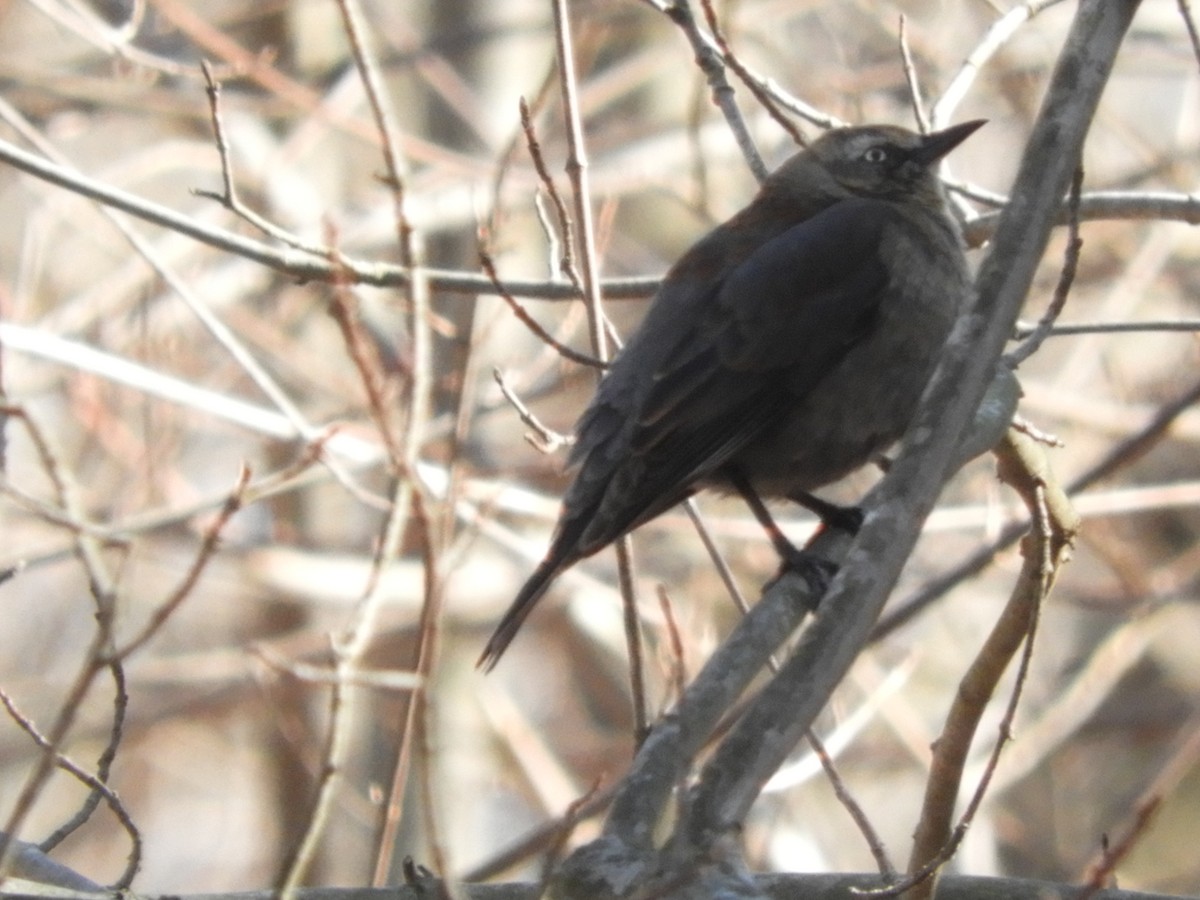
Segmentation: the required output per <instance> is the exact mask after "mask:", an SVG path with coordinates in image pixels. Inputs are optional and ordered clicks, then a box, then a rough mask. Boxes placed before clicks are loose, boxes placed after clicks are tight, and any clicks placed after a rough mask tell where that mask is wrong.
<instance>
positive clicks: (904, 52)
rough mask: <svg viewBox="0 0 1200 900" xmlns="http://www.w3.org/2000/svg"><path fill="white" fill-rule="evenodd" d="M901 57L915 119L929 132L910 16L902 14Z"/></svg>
mask: <svg viewBox="0 0 1200 900" xmlns="http://www.w3.org/2000/svg"><path fill="white" fill-rule="evenodd" d="M899 41H900V59H901V60H902V61H903V62H904V81H905V83H906V84H907V85H908V100H909V102H910V103H911V104H912V110H913V120H914V121H915V122H916V123H917V128H918V129H919V130H920V132H921V134H928V133H929V115H928V114H927V113H926V112H925V102H924V101H923V100H922V99H921V83H920V81H919V80H918V79H917V66H916V64H915V63H914V62H913V58H912V50H911V49H910V48H909V46H908V18H907V17H906V16H905V15H904V13H901V14H900V37H899Z"/></svg>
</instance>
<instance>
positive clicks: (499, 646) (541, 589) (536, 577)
mask: <svg viewBox="0 0 1200 900" xmlns="http://www.w3.org/2000/svg"><path fill="white" fill-rule="evenodd" d="M573 561H574V560H572V559H570V558H569V557H566V556H564V555H563V554H561V553H556V552H554V550H553V549H552V550H551V552H550V555H549V556H547V557H546V558H545V559H544V560H542V563H541V565H539V566H538V567H537V568H536V569H534V570H533V574H532V575H530V576H529V580H528V581H526V582H525V584H524V585H523V586H522V588H521V590H520V592H519V593H518V594H517V597H516V599H515V600H513V602H512V604H511V605H510V606H509V607H508V610H507V611H506V612H505V613H504V617H503V618H502V619H501V620H500V624H499V625H497V626H496V630H495V631H494V632H492V636H491V638H490V639H489V640H488V642H487V646H486V647H484V648H483V653H481V654H480V655H479V661H478V662H476V663H475V665H476V667H477V668H480V669H482V670H483V671H484V672H490V671H492V669H494V668H495V666H496V663H497V662H499V661H500V655H501V654H502V653H504V651H505V650H506V649H507V648H508V645H509V644H510V643H512V639H513V638H514V637H516V634H517V629H518V628H520V627H521V623H522V622H524V621H525V617H526V616H527V615H529V613H530V611H531V610H532V609H533V606H534V604H535V603H537V602H538V600H540V599H541V597H542V594H544V593H546V589H547V588H549V587H550V583H551V582H552V581H554V578H555V576H557V575H558V573H559V572H561V571H562V570H563V569H565V568H567V566H569V565H570V564H571V563H572V562H573Z"/></svg>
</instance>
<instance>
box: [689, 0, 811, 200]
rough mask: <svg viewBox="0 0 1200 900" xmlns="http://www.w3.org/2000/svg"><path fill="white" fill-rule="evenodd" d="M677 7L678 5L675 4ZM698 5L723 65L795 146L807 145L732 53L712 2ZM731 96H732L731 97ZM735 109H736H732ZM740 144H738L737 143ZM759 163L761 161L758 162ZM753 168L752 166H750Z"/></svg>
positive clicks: (755, 170) (704, 1)
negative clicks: (748, 91) (732, 72)
mask: <svg viewBox="0 0 1200 900" xmlns="http://www.w3.org/2000/svg"><path fill="white" fill-rule="evenodd" d="M677 5H678V4H677ZM700 5H701V7H702V8H703V9H704V19H705V21H706V22H708V27H709V29H710V30H711V31H712V35H713V39H714V40H715V41H716V42H717V46H718V47H720V48H721V55H722V57H723V59H724V62H725V65H727V66H729V68H731V69H733V71H734V73H735V74H736V75H737V76H738V78H740V79H741V80H742V83H743V84H744V85H746V87H748V88H749V89H750V93H752V94H753V95H754V98H755V99H756V100H757V101H758V102H759V103H761V104H762V105H763V108H764V109H765V110H766V111H767V113H768V114H769V115H770V116H771V118H772V119H774V120H775V124H777V125H778V126H779V127H780V128H782V129H783V130H784V131H786V132H787V133H788V135H789V136H790V137H791V139H792V141H793V142H795V143H796V145H797V146H800V147H803V146H805V145H806V144H807V141H805V139H804V135H803V134H802V133H801V131H800V129H799V128H797V127H796V126H795V125H794V124H793V123H792V121H791V120H790V119H789V118H788V117H787V116H785V115H784V114H783V111H782V110H781V109H780V108H779V104H777V103H776V102H775V97H774V96H773V95H772V93H771V91H769V90H767V89H766V87H765V86H764V85H763V84H761V83H760V81H759V80H758V78H757V77H755V75H754V74H753V73H752V72H751V71H750V70H749V69H748V68H746V66H745V65H744V64H743V63H742V61H741V59H740V58H738V55H737V54H736V53H734V52H733V48H732V47H731V46H730V44H729V40H728V39H727V38H726V37H725V32H724V29H722V28H721V20H720V19H719V18H718V17H717V10H716V8H715V7H714V6H713V0H700ZM731 96H732V95H731ZM734 108H735V109H736V107H734ZM739 143H740V142H739ZM760 162H761V161H760ZM752 168H753V166H752ZM754 173H755V174H756V175H759V181H761V180H762V176H761V175H760V174H759V171H758V169H754Z"/></svg>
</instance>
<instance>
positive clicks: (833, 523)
mask: <svg viewBox="0 0 1200 900" xmlns="http://www.w3.org/2000/svg"><path fill="white" fill-rule="evenodd" d="M788 499H789V500H792V501H793V502H795V503H799V504H800V505H801V506H803V507H804V508H805V509H807V510H808V511H809V512H811V513H815V514H816V515H817V517H818V518H820V520H821V524H822V525H824V526H825V527H826V528H836V529H838V530H839V531H844V532H846V534H848V535H850V536H851V537H853V536H854V535H856V534H858V529H860V528H862V523H863V517H864V514H863V511H862V507H860V506H839V505H838V504H836V503H830V502H829V501H828V500H822V499H821V498H820V497H817V496H815V495H813V494H810V493H808V492H807V491H796V492H795V493H792V494H788Z"/></svg>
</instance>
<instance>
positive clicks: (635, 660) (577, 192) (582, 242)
mask: <svg viewBox="0 0 1200 900" xmlns="http://www.w3.org/2000/svg"><path fill="white" fill-rule="evenodd" d="M551 7H552V9H553V11H554V39H555V50H556V53H557V56H558V73H559V86H560V88H561V90H562V105H563V115H564V117H565V118H566V125H567V164H566V168H567V175H568V177H569V178H570V180H571V185H572V188H573V201H574V206H575V222H576V224H577V226H578V229H579V233H578V238H577V240H578V243H579V246H578V247H577V248H576V249H577V253H578V257H579V260H580V262H581V263H582V270H581V275H582V276H583V298H584V303H585V305H586V308H587V314H588V336H589V337H590V339H591V343H592V353H593V354H594V355H595V356H596V358H597V359H599V360H600V361H601V362H607V361H608V356H609V354H608V336H607V334H606V332H605V328H604V323H605V316H604V307H603V305H602V302H601V292H602V287H601V284H600V270H599V264H598V261H597V256H596V235H595V225H594V219H593V216H592V199H591V197H592V192H591V188H590V187H589V184H588V161H587V153H586V150H585V145H584V137H583V122H582V120H581V118H580V113H579V98H578V96H577V86H576V83H575V78H576V73H575V57H574V52H573V49H572V39H571V22H570V16H569V12H568V9H567V4H566V0H552V3H551ZM615 546H616V553H617V570H618V577H619V579H620V582H621V585H622V588H623V590H622V600H623V602H624V604H625V623H626V633H627V634H628V635H629V637H630V643H629V679H630V687H631V693H632V697H633V710H634V715H633V719H634V735H635V739H636V740H637V741H639V742H640V741H641V738H642V736H643V735H644V734H645V733H646V730H647V727H648V725H647V715H646V689H645V675H644V672H643V661H642V651H641V640H640V638H639V637H638V635H637V631H638V618H637V599H636V597H635V596H634V595H633V574H632V561H631V559H630V556H631V554H632V542H631V541H630V539H629V538H628V537H624V538H621V539H620V540H618V541H617V542H616V544H615Z"/></svg>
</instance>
